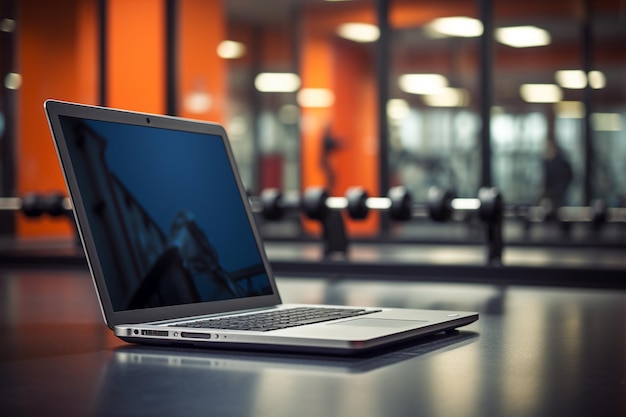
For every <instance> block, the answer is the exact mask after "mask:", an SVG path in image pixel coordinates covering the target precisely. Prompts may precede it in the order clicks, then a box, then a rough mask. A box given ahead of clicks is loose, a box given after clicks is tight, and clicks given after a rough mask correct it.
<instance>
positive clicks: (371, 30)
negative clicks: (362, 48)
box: [337, 23, 380, 43]
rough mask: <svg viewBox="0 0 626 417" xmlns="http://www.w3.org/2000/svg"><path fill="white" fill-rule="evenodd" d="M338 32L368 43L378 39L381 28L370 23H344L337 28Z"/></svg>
mask: <svg viewBox="0 0 626 417" xmlns="http://www.w3.org/2000/svg"><path fill="white" fill-rule="evenodd" d="M337 34H338V35H339V36H341V37H342V38H345V39H348V40H351V41H354V42H361V43H366V42H375V41H377V40H378V37H379V36H380V30H379V29H378V26H375V25H371V24H369V23H344V24H343V25H341V26H339V28H338V29H337Z"/></svg>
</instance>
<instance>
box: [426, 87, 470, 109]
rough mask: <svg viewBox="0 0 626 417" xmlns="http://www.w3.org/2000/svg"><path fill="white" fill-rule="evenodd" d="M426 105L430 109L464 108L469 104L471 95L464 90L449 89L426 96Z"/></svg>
mask: <svg viewBox="0 0 626 417" xmlns="http://www.w3.org/2000/svg"><path fill="white" fill-rule="evenodd" d="M424 104H426V105H427V106H430V107H464V106H467V105H468V104H469V95H468V94H467V91H466V90H465V89H463V88H450V87H447V88H442V89H440V90H439V91H437V92H436V93H433V94H426V95H424Z"/></svg>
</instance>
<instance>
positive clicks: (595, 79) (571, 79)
mask: <svg viewBox="0 0 626 417" xmlns="http://www.w3.org/2000/svg"><path fill="white" fill-rule="evenodd" d="M554 78H555V79H556V82H557V83H558V84H559V85H560V86H561V87H563V88H570V89H577V90H580V89H583V88H585V87H587V79H589V85H590V86H591V88H593V89H596V90H599V89H601V88H604V87H606V77H605V76H604V73H602V71H590V72H589V77H585V72H584V71H583V70H560V71H557V72H556V73H555V74H554Z"/></svg>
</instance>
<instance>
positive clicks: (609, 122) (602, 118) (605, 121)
mask: <svg viewBox="0 0 626 417" xmlns="http://www.w3.org/2000/svg"><path fill="white" fill-rule="evenodd" d="M591 126H592V127H593V130H597V131H604V132H619V131H620V130H622V117H621V116H620V114H619V113H592V114H591Z"/></svg>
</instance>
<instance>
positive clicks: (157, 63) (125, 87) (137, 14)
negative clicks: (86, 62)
mask: <svg viewBox="0 0 626 417" xmlns="http://www.w3.org/2000/svg"><path fill="white" fill-rule="evenodd" d="M107 4H108V10H107V22H108V27H107V67H106V70H107V103H106V104H107V105H108V106H110V107H116V108H123V109H127V110H136V111H145V112H150V113H163V112H164V111H165V48H164V45H165V4H164V1H163V0H132V1H128V0H108V2H107Z"/></svg>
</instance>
